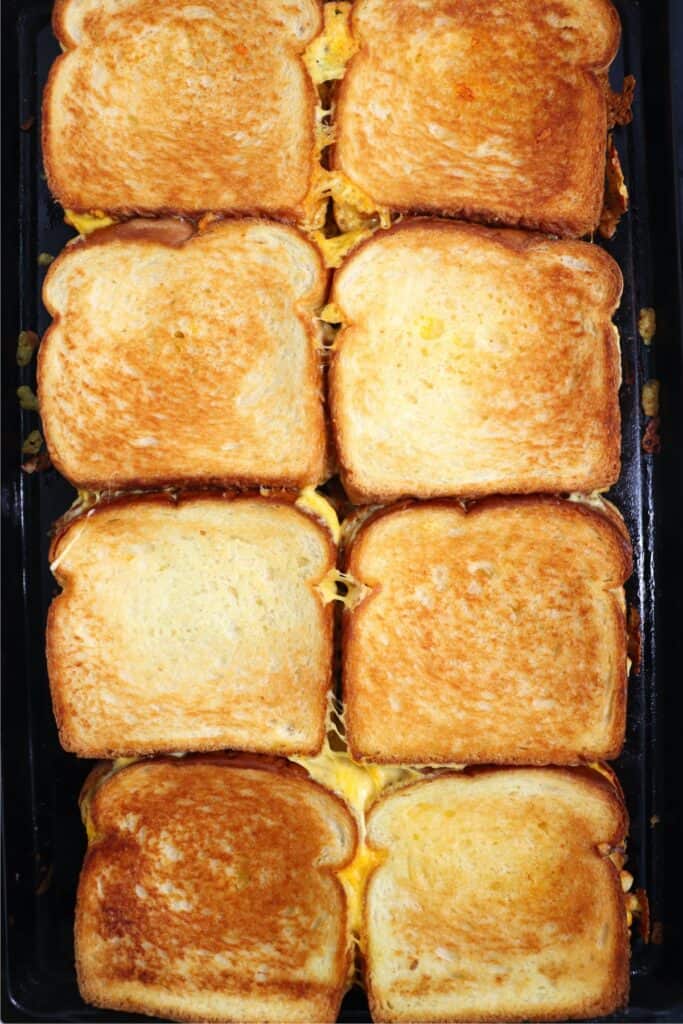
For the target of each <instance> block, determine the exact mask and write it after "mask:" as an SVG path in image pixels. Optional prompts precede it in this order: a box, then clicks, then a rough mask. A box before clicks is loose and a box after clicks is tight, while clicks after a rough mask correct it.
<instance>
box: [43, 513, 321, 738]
mask: <svg viewBox="0 0 683 1024" xmlns="http://www.w3.org/2000/svg"><path fill="white" fill-rule="evenodd" d="M50 556H51V559H52V565H51V567H52V571H53V573H54V574H55V576H56V578H57V581H58V582H59V583H60V584H61V586H62V588H63V590H62V593H61V594H60V595H59V596H58V597H57V598H55V600H54V601H53V603H52V605H51V607H50V611H49V615H48V626H47V663H48V672H49V677H50V687H51V690H52V699H53V705H54V711H55V717H56V719H57V724H58V727H59V733H60V739H61V741H62V744H63V746H64V747H65V749H67V750H70V751H72V752H74V753H77V754H79V755H81V756H82V757H109V756H118V755H122V754H125V755H131V754H147V753H154V752H158V751H181V750H219V749H222V748H224V747H234V748H239V749H243V750H251V751H261V752H266V753H317V751H318V750H319V749H320V747H321V745H322V742H323V738H324V731H325V716H326V709H327V699H328V689H329V684H330V671H331V660H332V619H331V611H330V609H331V605H327V606H325V604H324V600H323V597H322V595H321V594H320V593H319V592H318V590H317V589H316V588H317V585H318V584H319V583H320V581H321V580H322V579H323V577H324V576H325V575H326V574H327V573H328V572H329V570H330V569H331V568H333V566H334V564H335V560H336V549H335V546H334V544H333V542H332V540H331V538H330V536H329V533H328V531H327V530H326V529H325V527H323V526H321V525H320V524H319V523H318V522H317V521H316V520H314V519H312V518H311V517H310V516H308V515H307V514H306V513H304V512H302V511H300V510H299V509H298V508H296V507H294V506H293V505H292V503H291V501H287V500H286V499H285V498H282V499H277V498H271V499H267V498H258V497H236V498H235V497H228V496H220V495H219V496H216V495H215V494H210V493H203V494H196V495H188V496H186V497H183V498H181V499H179V500H178V501H173V500H172V499H171V498H169V497H168V496H167V495H154V496H147V497H139V498H126V499H122V500H117V501H113V502H111V503H109V504H104V505H100V506H97V507H96V508H95V509H94V510H93V511H91V512H90V513H88V514H86V515H85V516H81V517H80V518H77V519H75V520H73V521H72V522H71V523H69V525H68V526H67V527H66V529H65V530H63V531H62V532H61V533H60V534H59V535H58V536H57V538H56V539H55V541H54V542H53V545H52V549H51V552H50Z"/></svg>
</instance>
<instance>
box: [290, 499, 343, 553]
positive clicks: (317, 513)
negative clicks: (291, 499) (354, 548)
mask: <svg viewBox="0 0 683 1024" xmlns="http://www.w3.org/2000/svg"><path fill="white" fill-rule="evenodd" d="M296 505H297V507H298V508H302V509H305V510H306V511H307V512H310V513H311V515H312V516H314V517H315V518H316V519H319V520H320V521H321V522H322V523H324V525H325V526H326V527H327V529H328V530H329V531H330V533H331V534H332V540H333V541H334V543H335V544H338V543H339V538H340V536H341V527H340V525H339V519H338V517H337V513H336V512H335V510H334V508H333V506H332V505H331V504H330V502H329V501H328V500H327V498H326V497H325V496H324V495H322V494H319V493H318V491H316V489H315V487H304V488H303V490H302V491H301V492H300V494H299V497H298V498H297V499H296Z"/></svg>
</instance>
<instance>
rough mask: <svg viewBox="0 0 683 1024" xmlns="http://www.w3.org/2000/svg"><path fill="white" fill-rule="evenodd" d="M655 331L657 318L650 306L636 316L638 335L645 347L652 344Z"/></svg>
mask: <svg viewBox="0 0 683 1024" xmlns="http://www.w3.org/2000/svg"><path fill="white" fill-rule="evenodd" d="M656 330H657V318H656V316H655V311H654V309H653V308H652V306H644V307H643V309H641V311H640V313H639V314H638V334H639V335H640V336H641V338H642V339H643V341H644V342H645V344H646V345H651V344H652V339H653V338H654V336H655V331H656Z"/></svg>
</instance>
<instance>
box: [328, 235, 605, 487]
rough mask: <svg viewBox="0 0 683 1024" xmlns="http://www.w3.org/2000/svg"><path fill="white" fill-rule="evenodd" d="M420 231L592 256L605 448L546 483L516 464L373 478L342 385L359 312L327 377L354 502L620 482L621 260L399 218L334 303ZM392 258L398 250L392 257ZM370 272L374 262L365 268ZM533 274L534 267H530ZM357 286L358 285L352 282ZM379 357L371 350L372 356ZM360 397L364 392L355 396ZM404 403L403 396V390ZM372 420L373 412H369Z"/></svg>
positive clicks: (337, 290) (579, 246)
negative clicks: (498, 473)
mask: <svg viewBox="0 0 683 1024" xmlns="http://www.w3.org/2000/svg"><path fill="white" fill-rule="evenodd" d="M413 236H416V237H417V238H419V240H420V242H421V243H422V244H423V245H424V244H425V240H429V239H432V238H433V240H434V247H435V251H436V247H438V246H443V245H446V246H453V248H454V251H455V246H456V244H457V243H460V244H461V246H466V245H467V244H468V242H470V241H471V242H472V243H473V244H474V245H475V246H476V244H477V243H478V242H482V243H483V244H485V245H493V246H500V247H501V248H502V249H503V250H506V251H507V252H510V253H513V254H519V255H520V257H522V258H523V257H525V256H526V254H530V255H533V254H534V253H535V252H536V251H539V252H540V251H544V250H545V251H548V252H552V253H555V254H557V256H558V257H566V258H569V259H573V258H576V259H581V260H582V261H586V260H589V261H592V263H593V265H594V267H595V274H596V276H598V275H599V277H600V280H601V282H602V283H603V284H604V291H605V294H604V301H603V302H602V303H601V304H600V307H599V308H598V309H592V310H591V312H592V313H593V312H595V313H597V314H598V315H600V317H601V319H602V320H603V321H604V323H603V324H602V328H601V335H602V351H601V359H602V369H603V373H604V387H603V389H602V391H603V401H602V402H600V403H596V405H595V406H594V407H593V408H592V419H593V422H594V423H596V424H597V423H599V424H600V428H601V429H600V437H601V443H602V450H603V452H604V454H603V455H602V456H601V457H600V458H599V459H598V458H596V459H594V460H593V465H592V469H591V471H590V472H587V471H586V468H579V467H575V468H573V469H571V470H567V469H566V468H563V469H562V471H561V472H556V471H552V470H551V469H548V470H545V471H544V473H543V474H542V476H543V485H542V486H541V485H539V481H540V479H541V475H540V474H538V473H535V474H533V478H532V476H530V475H529V474H528V473H527V472H525V471H521V472H520V471H519V470H516V469H515V468H514V467H511V468H510V469H509V471H508V472H507V473H506V476H505V478H504V479H503V478H502V477H501V478H500V479H497V480H494V481H491V480H484V481H481V482H478V483H475V482H474V480H470V481H465V480H462V482H461V483H460V484H458V483H457V482H456V481H455V480H451V481H449V483H448V485H447V486H444V484H443V483H440V484H428V483H427V482H425V481H423V480H419V481H416V480H415V477H414V476H411V475H410V473H408V472H406V473H405V474H404V476H405V479H404V480H399V479H398V475H397V476H396V479H394V480H389V479H388V474H387V475H386V479H387V483H386V484H385V485H384V486H380V485H379V482H378V479H377V477H376V476H375V478H374V479H370V478H366V474H365V473H364V471H363V460H364V459H367V458H368V456H367V454H364V455H363V454H360V458H359V453H358V452H356V451H355V450H354V449H353V445H352V444H351V442H350V441H349V440H348V438H347V434H348V425H349V420H350V413H349V412H348V409H347V407H346V394H345V389H344V386H343V385H342V383H341V370H340V366H341V364H342V362H343V359H344V346H345V341H346V338H347V332H350V331H351V330H352V329H354V328H355V327H356V326H357V325H356V322H355V321H354V319H353V317H350V318H348V319H345V320H344V322H343V324H342V327H341V329H340V332H339V335H338V337H337V341H336V345H335V349H334V351H333V357H332V364H331V367H330V372H329V379H328V405H329V409H330V419H331V422H332V430H333V434H334V438H335V447H336V451H337V455H338V459H339V463H340V471H341V477H342V482H343V484H344V488H345V490H346V493H347V494H348V496H349V498H350V500H351V501H353V502H354V503H355V504H373V503H385V502H389V501H396V500H399V499H401V498H403V497H416V498H423V499H429V498H435V497H441V496H450V495H457V496H458V497H460V498H464V499H467V498H471V499H475V498H481V497H485V496H486V495H488V494H491V493H492V492H501V493H512V494H534V493H538V492H540V491H544V492H546V493H554V492H570V491H576V492H581V493H589V492H591V491H595V490H601V489H604V488H607V487H610V486H611V485H612V484H614V483H615V482H616V480H617V479H618V477H619V473H620V470H621V413H620V409H619V402H618V390H619V386H620V384H621V361H620V346H619V339H618V333H617V329H616V327H615V326H614V324H613V323H612V321H611V317H612V315H613V313H614V312H615V310H616V309H617V307H618V305H619V301H620V299H621V294H622V291H623V277H622V274H621V270H620V269H619V266H618V265H617V263H616V262H615V261H614V260H613V259H612V257H611V256H609V255H608V254H607V253H606V252H605V251H604V250H602V249H600V248H598V247H597V246H594V245H588V244H587V243H585V242H577V241H573V240H564V241H553V240H550V239H548V238H547V237H546V236H544V235H541V234H539V233H530V232H524V231H517V230H512V229H508V228H490V227H483V226H480V225H476V224H464V223H461V222H458V221H444V220H438V219H435V218H414V219H411V220H408V221H402V222H399V223H397V224H394V225H393V226H392V227H391V228H389V229H388V230H387V231H381V232H379V233H377V234H375V235H374V236H372V237H370V238H368V239H366V240H364V241H363V242H362V243H361V244H360V245H358V246H357V247H356V248H355V249H354V250H353V252H352V253H351V254H350V255H349V257H348V258H347V259H346V260H345V262H344V264H343V266H342V267H341V269H340V270H339V271H337V272H336V273H335V275H334V278H333V281H332V287H331V293H330V301H331V302H333V303H335V304H336V305H337V306H339V307H340V309H341V310H342V313H344V314H346V310H345V303H344V295H343V291H344V287H345V281H346V279H347V278H348V276H349V275H350V274H353V272H354V270H355V267H356V265H357V263H358V261H359V260H364V259H365V257H366V255H367V254H368V252H373V250H376V255H377V259H378V260H381V259H382V257H383V255H385V254H386V253H387V252H388V253H391V249H389V250H385V247H386V246H393V245H394V243H395V241H396V239H399V240H400V241H401V243H403V244H405V245H406V248H407V253H408V255H407V257H406V258H407V259H408V258H409V253H410V246H411V245H412V244H413ZM386 258H387V259H389V258H391V256H390V255H389V256H386ZM370 272H371V271H370V270H368V269H367V268H366V269H365V273H370ZM528 273H529V275H530V280H531V275H532V273H533V268H531V267H530V268H529V270H528ZM351 287H352V286H351ZM492 287H495V288H499V287H502V288H503V289H504V284H503V285H501V284H500V283H499V282H497V281H495V280H494V282H493V285H492ZM372 330H373V328H372V325H371V326H369V327H368V326H367V325H365V326H363V325H360V326H359V327H358V333H359V335H360V336H361V337H364V334H363V332H365V334H367V335H368V336H371V335H372ZM371 358H372V356H368V359H371ZM352 397H353V398H354V400H355V401H356V402H358V400H359V396H358V395H356V396H349V400H351V398H352ZM397 400H399V401H400V396H397ZM366 420H367V414H366Z"/></svg>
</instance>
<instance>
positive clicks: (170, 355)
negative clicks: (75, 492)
mask: <svg viewBox="0 0 683 1024" xmlns="http://www.w3.org/2000/svg"><path fill="white" fill-rule="evenodd" d="M407 282H409V283H407ZM621 290H622V276H621V272H620V270H619V267H618V266H617V264H616V263H615V262H614V260H613V259H612V258H611V257H610V256H608V255H607V253H605V252H604V251H603V250H602V249H599V248H597V247H596V246H594V245H590V244H588V243H586V242H575V241H560V240H552V239H547V238H545V237H544V236H540V235H537V234H530V233H523V232H519V231H511V230H504V229H498V230H496V229H491V228H485V227H479V226H475V225H467V224H463V223H458V222H449V221H445V220H439V219H423V218H416V219H411V220H407V221H404V222H403V223H401V224H398V225H396V226H395V227H392V228H390V229H389V230H386V231H381V230H380V231H379V232H378V233H376V234H375V235H374V236H373V237H372V238H371V239H369V240H366V241H364V242H363V243H362V244H361V246H360V247H359V248H357V249H355V250H354V251H353V252H352V253H351V254H350V255H349V256H348V257H347V259H346V260H345V261H344V263H343V265H342V266H341V268H340V269H339V270H337V271H336V272H335V273H334V275H333V276H332V279H331V281H328V274H327V272H326V271H325V269H324V266H323V263H322V260H321V256H320V252H319V250H318V249H317V247H316V246H315V244H314V243H312V242H311V241H309V240H308V239H306V238H305V237H304V236H303V235H302V234H301V233H299V232H297V231H296V230H295V229H293V228H291V227H288V226H285V225H280V224H275V223H268V222H263V221H259V220H254V219H246V220H245V219H236V220H218V221H214V222H212V223H210V224H208V225H206V226H205V227H204V228H203V229H202V230H197V229H196V228H195V227H194V226H193V225H192V224H191V223H190V222H188V221H178V220H176V221H169V220H159V221H143V220H139V219H138V220H133V221H130V222H128V223H126V224H122V225H118V226H114V227H108V228H104V229H102V230H99V231H96V232H94V233H93V234H92V235H90V236H89V237H88V239H87V240H86V239H83V240H81V241H79V242H76V243H75V244H72V245H70V246H68V247H67V249H66V250H65V251H64V253H63V254H62V255H61V256H59V257H58V258H57V259H56V260H55V261H54V263H53V264H52V266H51V267H50V269H49V271H48V274H47V278H46V280H45V284H44V289H43V295H44V301H45V305H46V307H47V309H48V310H49V312H50V313H51V314H52V316H53V323H52V326H51V327H50V329H49V330H48V332H47V334H46V336H45V339H44V341H43V343H42V345H41V346H40V350H39V356H38V386H39V396H40V408H41V414H42V419H43V426H44V432H45V437H46V441H47V444H48V448H49V452H50V455H51V458H52V462H53V463H54V465H55V466H56V467H57V468H58V469H59V470H60V472H62V473H63V475H64V476H65V477H66V478H67V479H69V480H70V481H71V482H72V483H73V484H74V485H75V486H77V487H79V488H81V489H88V490H93V491H102V490H117V489H130V488H153V487H166V486H176V487H179V486H180V487H186V486H188V485H192V486H207V485H214V486H223V487H225V486H235V485H241V486H245V485H247V486H248V485H251V486H254V485H256V486H259V485H266V486H271V487H304V486H307V485H316V484H318V483H321V482H322V481H324V480H325V479H326V478H327V477H328V476H329V475H330V473H331V472H332V471H333V469H334V465H335V462H336V461H337V460H338V463H339V466H340V469H341V477H342V481H343V483H344V486H345V489H346V492H347V494H348V495H349V497H350V498H351V499H352V500H353V501H355V502H357V503H367V502H377V501H391V500H395V499H397V498H401V497H404V496H408V495H411V496H415V497H421V498H425V497H435V496H453V495H455V496H461V497H475V496H482V495H488V494H502V493H517V494H520V493H533V492H550V493H556V492H571V491H581V492H583V493H590V492H591V491H593V490H596V489H605V488H607V487H609V486H611V485H612V484H613V483H614V482H615V481H616V480H617V478H618V476H619V468H620V447H621V437H620V413H619V398H618V392H619V385H620V381H621V362H620V355H619V339H618V334H617V330H616V328H615V327H614V325H613V323H612V320H611V317H612V314H613V313H614V311H615V309H616V307H617V305H618V302H619V299H620V296H621ZM326 298H327V300H328V301H327V302H326V301H325V299H326Z"/></svg>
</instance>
